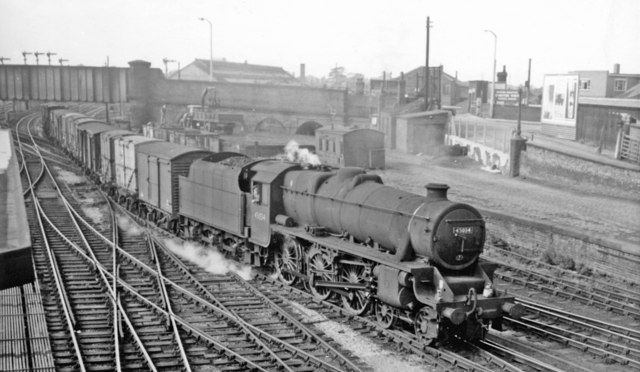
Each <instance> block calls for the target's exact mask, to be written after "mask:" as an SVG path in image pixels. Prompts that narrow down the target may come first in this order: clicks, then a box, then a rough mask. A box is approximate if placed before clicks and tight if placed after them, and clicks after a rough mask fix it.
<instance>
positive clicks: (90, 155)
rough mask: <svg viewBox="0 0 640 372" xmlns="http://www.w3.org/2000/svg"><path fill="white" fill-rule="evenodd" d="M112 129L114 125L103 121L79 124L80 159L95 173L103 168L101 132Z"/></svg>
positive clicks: (98, 172)
mask: <svg viewBox="0 0 640 372" xmlns="http://www.w3.org/2000/svg"><path fill="white" fill-rule="evenodd" d="M112 130H113V127H112V126H110V125H107V124H105V123H101V122H90V123H87V124H80V125H78V154H79V157H78V159H79V160H80V163H81V164H83V165H84V166H85V167H86V168H87V169H88V170H89V171H91V172H92V173H93V174H96V175H98V174H100V171H101V170H102V165H101V163H102V151H101V145H102V142H101V141H100V134H101V133H104V132H108V131H112Z"/></svg>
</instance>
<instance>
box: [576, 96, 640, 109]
mask: <svg viewBox="0 0 640 372" xmlns="http://www.w3.org/2000/svg"><path fill="white" fill-rule="evenodd" d="M578 103H579V104H581V105H593V106H611V107H624V108H640V99H631V98H604V97H580V98H579V100H578Z"/></svg>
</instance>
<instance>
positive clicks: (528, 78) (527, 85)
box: [525, 58, 531, 106]
mask: <svg viewBox="0 0 640 372" xmlns="http://www.w3.org/2000/svg"><path fill="white" fill-rule="evenodd" d="M525 86H526V88H527V106H529V94H530V93H531V58H529V71H528V72H527V83H526V84H525Z"/></svg>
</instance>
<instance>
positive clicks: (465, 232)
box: [453, 226, 479, 236]
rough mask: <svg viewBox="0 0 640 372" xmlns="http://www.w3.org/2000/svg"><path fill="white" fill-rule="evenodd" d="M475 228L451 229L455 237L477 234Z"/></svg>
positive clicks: (460, 227)
mask: <svg viewBox="0 0 640 372" xmlns="http://www.w3.org/2000/svg"><path fill="white" fill-rule="evenodd" d="M478 229H479V228H478V227H477V226H456V227H454V228H453V234H454V235H457V236H461V235H462V236H468V235H475V234H477V233H478Z"/></svg>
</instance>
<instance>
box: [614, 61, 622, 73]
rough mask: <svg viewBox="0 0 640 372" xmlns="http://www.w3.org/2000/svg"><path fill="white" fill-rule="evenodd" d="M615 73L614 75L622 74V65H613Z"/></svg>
mask: <svg viewBox="0 0 640 372" xmlns="http://www.w3.org/2000/svg"><path fill="white" fill-rule="evenodd" d="M613 73H614V74H619V73H620V64H619V63H616V64H614V65H613Z"/></svg>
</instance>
